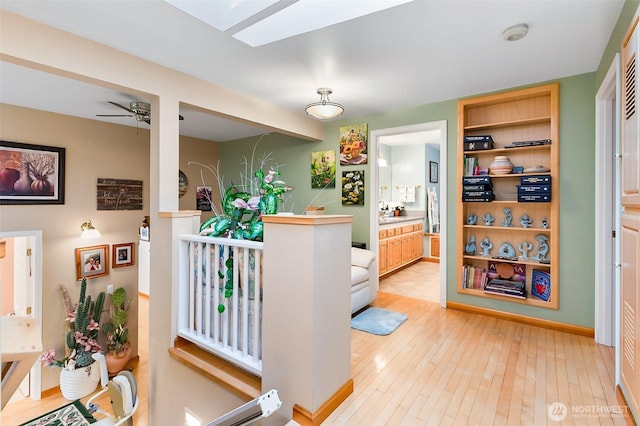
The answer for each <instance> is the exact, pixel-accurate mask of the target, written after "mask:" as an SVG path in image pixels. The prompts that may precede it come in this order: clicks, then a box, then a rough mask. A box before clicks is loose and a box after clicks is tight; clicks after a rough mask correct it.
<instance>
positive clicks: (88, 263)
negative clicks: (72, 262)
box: [76, 244, 109, 280]
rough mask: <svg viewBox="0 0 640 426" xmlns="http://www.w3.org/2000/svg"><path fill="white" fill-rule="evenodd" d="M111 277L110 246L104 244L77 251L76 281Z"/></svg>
mask: <svg viewBox="0 0 640 426" xmlns="http://www.w3.org/2000/svg"><path fill="white" fill-rule="evenodd" d="M105 275H109V245H108V244H102V245H97V246H90V247H79V248H77V249H76V279H78V280H80V279H82V278H83V277H84V278H87V279H90V278H97V277H102V276H105Z"/></svg>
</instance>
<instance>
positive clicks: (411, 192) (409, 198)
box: [404, 185, 416, 203]
mask: <svg viewBox="0 0 640 426" xmlns="http://www.w3.org/2000/svg"><path fill="white" fill-rule="evenodd" d="M404 201H405V203H415V202H416V187H415V186H413V185H412V186H407V187H406V190H405V200H404Z"/></svg>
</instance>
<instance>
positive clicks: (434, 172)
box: [429, 161, 438, 183]
mask: <svg viewBox="0 0 640 426" xmlns="http://www.w3.org/2000/svg"><path fill="white" fill-rule="evenodd" d="M429 182H430V183H438V163H436V162H435V161H429Z"/></svg>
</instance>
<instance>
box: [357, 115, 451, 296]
mask: <svg viewBox="0 0 640 426" xmlns="http://www.w3.org/2000/svg"><path fill="white" fill-rule="evenodd" d="M432 130H438V131H439V132H440V159H439V173H438V174H439V175H440V179H439V181H440V182H439V184H440V199H439V200H438V201H439V204H440V306H441V307H443V308H446V307H447V179H446V177H447V120H437V121H431V122H425V123H419V124H413V125H408V126H401V127H392V128H388V129H379V130H372V131H371V133H370V138H369V139H370V140H369V152H370V153H371V154H370V157H369V158H373V159H374V161H373V162H372V163H371V167H370V169H369V170H370V171H369V173H370V175H371V178H370V179H371V180H370V182H371V183H370V186H371V188H373V189H374V190H372V191H370V192H369V193H370V194H371V200H372V201H371V203H370V210H369V220H370V226H369V231H370V234H369V241H370V247H371V250H372V251H374V252H375V253H376V265H375V268H376V269H377V268H378V256H380V253H379V252H378V247H379V239H378V235H379V234H378V230H379V226H380V224H379V222H378V217H379V215H378V201H379V200H378V198H379V191H378V188H379V187H380V178H379V174H378V164H377V159H378V156H379V150H378V147H379V142H378V138H379V137H381V136H391V135H398V134H405V133H415V132H422V131H432ZM425 215H426V211H425Z"/></svg>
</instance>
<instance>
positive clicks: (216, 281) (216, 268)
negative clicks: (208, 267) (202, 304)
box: [210, 244, 220, 344]
mask: <svg viewBox="0 0 640 426" xmlns="http://www.w3.org/2000/svg"><path fill="white" fill-rule="evenodd" d="M210 261H211V262H213V273H214V276H213V307H212V309H213V310H214V312H215V313H216V315H214V316H213V342H214V344H218V343H219V342H220V315H217V313H218V304H219V303H220V244H216V245H215V250H214V251H213V259H211V258H210Z"/></svg>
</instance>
